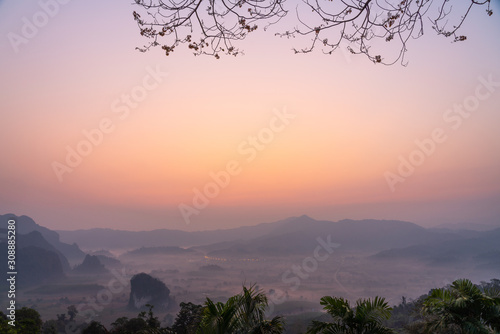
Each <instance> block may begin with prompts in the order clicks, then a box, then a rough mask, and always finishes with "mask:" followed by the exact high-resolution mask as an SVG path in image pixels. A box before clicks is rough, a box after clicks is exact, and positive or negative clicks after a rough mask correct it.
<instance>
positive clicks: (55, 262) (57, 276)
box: [0, 232, 65, 289]
mask: <svg viewBox="0 0 500 334" xmlns="http://www.w3.org/2000/svg"><path fill="white" fill-rule="evenodd" d="M31 233H38V232H31ZM21 239H22V235H19V236H18V240H21ZM0 249H1V250H2V252H1V253H2V254H7V244H6V243H3V242H2V243H0ZM2 268H4V272H5V273H6V272H8V271H11V270H7V261H5V264H4V265H3V266H2ZM15 270H16V271H17V273H18V275H17V276H16V279H17V284H18V287H19V288H25V287H29V286H34V285H39V284H44V283H48V282H50V283H54V282H57V281H59V280H61V279H63V278H64V277H65V276H64V272H63V266H62V264H61V259H60V256H59V255H58V254H57V253H56V252H54V251H50V250H47V249H46V248H42V247H37V246H32V245H29V244H27V243H24V245H23V246H22V247H18V248H17V250H16V265H15ZM6 284H7V281H6V280H2V281H1V282H0V287H1V288H2V289H3V288H4V287H5V286H6Z"/></svg>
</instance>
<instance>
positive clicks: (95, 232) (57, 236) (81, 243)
mask: <svg viewBox="0 0 500 334" xmlns="http://www.w3.org/2000/svg"><path fill="white" fill-rule="evenodd" d="M11 217H15V218H16V220H17V233H18V237H17V239H18V247H19V248H20V249H23V248H28V247H31V248H33V247H35V250H36V249H43V250H44V252H43V253H42V252H40V254H45V253H47V252H48V253H47V254H49V255H51V257H50V260H51V261H53V259H54V256H55V257H57V258H59V260H60V266H61V268H62V269H63V270H64V271H67V270H69V269H70V265H71V266H73V267H74V266H75V265H76V264H80V263H82V261H83V259H84V257H85V255H86V253H85V252H83V251H82V250H81V249H80V247H81V248H82V249H84V250H87V251H89V252H90V251H92V250H93V251H96V250H117V249H119V250H122V251H123V250H128V251H129V252H128V253H127V254H126V256H137V255H139V256H142V255H154V254H171V255H176V254H186V252H187V253H189V252H190V251H197V252H201V253H202V254H205V255H208V256H224V257H246V256H249V255H252V256H253V255H255V256H261V257H271V256H287V255H300V254H304V255H310V253H311V252H312V251H313V250H314V249H315V247H317V245H318V242H319V241H318V238H320V239H321V240H323V241H325V242H331V243H335V244H338V247H337V248H336V252H339V253H343V252H358V253H363V254H367V255H369V256H371V259H372V260H374V261H377V260H391V259H402V260H405V259H406V260H409V259H411V260H420V261H423V262H426V263H428V264H438V265H439V264H443V263H450V264H453V263H454V262H457V261H469V260H473V261H475V262H476V263H477V265H478V266H482V267H485V268H491V267H492V268H494V267H497V268H498V267H499V264H500V260H499V259H500V228H497V229H494V230H490V231H474V230H452V229H446V228H439V229H437V228H434V229H428V228H423V227H421V226H419V225H416V224H413V223H410V222H404V221H395V220H372V219H368V220H341V221H338V222H333V221H318V220H315V219H313V218H311V217H308V216H305V215H304V216H300V217H291V218H287V219H284V220H280V221H277V222H274V223H264V224H260V225H255V226H246V227H239V228H234V229H227V230H215V231H201V232H185V231H178V230H166V229H164V230H154V231H142V232H133V231H122V230H112V229H89V230H76V231H52V230H50V229H47V228H45V227H43V226H40V225H38V224H36V223H35V222H34V221H33V219H31V218H29V217H27V216H20V217H16V216H14V215H12V214H7V215H2V216H0V229H1V230H2V231H3V233H1V234H0V236H1V238H0V241H3V242H2V245H3V246H2V247H6V244H5V240H4V239H5V237H6V234H5V231H6V227H7V221H8V219H9V218H11ZM31 253H33V249H32V250H31ZM35 253H36V252H35ZM105 253H106V254H109V253H107V252H105ZM47 254H46V255H47ZM40 256H41V255H40ZM46 257H47V256H46ZM101 258H102V260H105V259H106V258H105V257H104V256H102V255H101ZM47 259H48V258H47ZM108 259H109V258H108ZM42 260H43V259H42ZM42 260H41V261H42ZM109 260H110V261H111V259H109ZM47 261H48V260H47Z"/></svg>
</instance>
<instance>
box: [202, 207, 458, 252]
mask: <svg viewBox="0 0 500 334" xmlns="http://www.w3.org/2000/svg"><path fill="white" fill-rule="evenodd" d="M460 238H462V236H460V235H457V234H454V233H443V232H440V233H436V232H433V231H430V230H428V229H425V228H423V227H421V226H418V225H416V224H413V223H409V222H404V221H394V220H373V219H368V220H359V221H356V220H341V221H339V222H330V221H317V220H314V219H312V218H310V217H308V216H301V217H296V218H290V219H287V220H285V221H281V222H279V223H278V224H277V228H276V229H274V230H273V231H270V232H269V233H268V234H267V235H265V236H261V237H259V238H255V239H252V240H239V241H233V242H225V243H219V244H212V245H208V246H200V247H196V248H197V249H200V250H203V251H205V252H206V253H207V254H208V255H209V256H214V257H231V256H232V257H241V256H246V255H261V256H282V255H290V254H304V253H307V252H309V253H310V252H312V251H313V250H314V249H315V248H316V247H317V246H318V245H319V244H320V241H318V239H321V240H322V241H323V242H328V240H330V242H331V243H335V244H338V247H336V248H335V251H336V252H344V251H361V252H374V251H381V250H387V249H392V248H400V247H405V246H408V245H417V244H420V243H424V242H428V241H439V242H443V241H446V240H455V239H460Z"/></svg>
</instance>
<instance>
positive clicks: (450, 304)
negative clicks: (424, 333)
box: [423, 279, 500, 334]
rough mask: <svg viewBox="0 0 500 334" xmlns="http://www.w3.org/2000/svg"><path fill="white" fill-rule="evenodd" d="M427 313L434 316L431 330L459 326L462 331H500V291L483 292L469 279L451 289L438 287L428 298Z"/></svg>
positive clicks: (425, 306) (481, 332)
mask: <svg viewBox="0 0 500 334" xmlns="http://www.w3.org/2000/svg"><path fill="white" fill-rule="evenodd" d="M423 312H424V314H426V315H431V316H433V317H432V320H431V321H429V323H428V330H429V331H431V332H432V331H433V330H434V331H435V330H438V329H447V328H450V327H455V328H458V329H459V331H460V333H462V334H469V333H470V334H473V333H477V334H483V333H484V334H489V333H492V331H496V332H499V331H500V290H498V289H495V288H491V289H484V291H481V289H480V288H479V287H477V286H476V285H474V284H473V283H472V282H471V281H470V280H468V279H458V280H456V281H454V282H453V283H452V284H451V285H450V286H449V287H448V288H441V289H434V290H432V291H431V293H430V294H429V296H428V297H427V298H426V299H425V300H424V307H423Z"/></svg>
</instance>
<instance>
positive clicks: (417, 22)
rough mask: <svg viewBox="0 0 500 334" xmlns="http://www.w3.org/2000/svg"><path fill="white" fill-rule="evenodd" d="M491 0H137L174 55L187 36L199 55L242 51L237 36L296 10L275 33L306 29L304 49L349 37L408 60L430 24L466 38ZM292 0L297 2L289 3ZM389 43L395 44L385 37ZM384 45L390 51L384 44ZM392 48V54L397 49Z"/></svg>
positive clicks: (157, 41) (145, 31)
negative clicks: (474, 15)
mask: <svg viewBox="0 0 500 334" xmlns="http://www.w3.org/2000/svg"><path fill="white" fill-rule="evenodd" d="M490 1H491V0H468V1H467V0H465V1H463V2H462V3H453V4H452V3H451V2H450V1H449V0H330V1H319V0H302V2H298V3H296V2H292V1H291V0H289V1H288V2H290V3H288V2H287V1H286V0H252V1H248V0H209V1H207V2H205V1H203V0H135V4H136V5H137V6H138V7H140V9H138V11H134V12H133V16H134V19H135V20H136V22H137V24H138V26H139V28H140V34H141V35H142V36H144V37H146V38H149V39H151V41H150V42H149V43H147V44H146V45H145V46H144V47H140V48H137V49H139V50H140V51H143V52H144V51H147V50H149V49H150V48H152V47H157V46H158V47H161V48H162V49H163V50H164V51H165V54H166V55H167V56H168V55H169V54H170V53H171V52H173V51H174V50H175V49H176V48H177V47H178V46H179V45H182V44H186V45H187V47H188V48H189V49H191V50H192V51H193V53H194V54H195V55H200V54H207V55H212V56H214V57H216V58H219V57H220V55H222V54H227V55H237V54H239V53H240V52H241V50H240V49H239V48H237V47H236V46H235V45H234V44H235V42H237V41H240V40H243V39H245V38H246V37H247V35H248V34H249V33H251V32H253V31H255V30H257V29H258V28H262V27H261V26H260V24H262V25H263V29H264V30H267V29H268V28H269V27H270V26H271V25H275V24H277V23H278V22H280V21H283V20H282V19H283V18H284V17H285V16H286V15H287V14H288V13H289V12H291V11H292V12H293V13H294V14H295V16H296V18H295V20H294V21H295V22H296V26H295V27H293V28H291V29H287V30H284V31H282V30H281V29H279V30H278V31H280V32H278V33H276V34H275V35H278V36H281V37H287V38H290V37H306V38H308V39H309V42H307V44H306V46H305V47H302V48H296V49H294V51H295V52H296V53H308V52H311V51H312V50H313V49H315V48H318V47H319V48H321V49H322V51H323V52H324V53H326V54H331V53H332V52H333V51H335V50H336V49H337V48H339V47H341V46H342V47H344V46H343V45H342V42H343V41H346V42H347V46H346V47H347V49H348V50H349V51H350V52H352V53H353V54H364V55H365V56H367V57H368V59H370V60H371V61H373V62H375V63H383V64H387V65H390V64H394V63H396V62H398V61H400V62H401V63H402V64H403V65H405V64H406V62H405V53H406V51H407V43H408V42H409V41H410V40H411V39H415V38H419V37H421V36H422V35H423V34H424V27H430V28H432V29H434V31H435V32H436V33H437V34H438V35H442V36H444V37H451V38H452V40H453V41H464V40H466V39H467V37H466V36H465V35H461V34H459V31H460V29H461V28H462V25H463V23H464V22H465V21H466V19H467V17H468V16H469V14H470V13H471V11H472V10H473V9H474V8H475V7H482V8H484V9H485V11H486V15H488V16H491V15H492V14H493V11H492V9H491V7H490ZM287 5H290V6H287ZM384 43H385V44H386V43H389V44H390V46H387V45H384ZM380 47H382V49H383V50H384V53H386V54H388V55H387V56H382V54H381V53H379V51H378V49H380ZM391 53H392V55H389V54H391Z"/></svg>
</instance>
